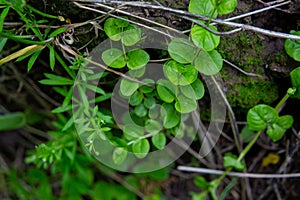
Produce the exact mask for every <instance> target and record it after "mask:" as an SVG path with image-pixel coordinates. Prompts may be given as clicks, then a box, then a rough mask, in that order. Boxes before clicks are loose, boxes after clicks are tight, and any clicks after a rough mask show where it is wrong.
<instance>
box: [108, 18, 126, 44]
mask: <svg viewBox="0 0 300 200" xmlns="http://www.w3.org/2000/svg"><path fill="white" fill-rule="evenodd" d="M116 21H118V19H115V18H108V19H107V20H106V21H105V23H104V31H105V33H106V35H107V36H108V37H109V38H110V39H111V40H113V41H118V40H120V39H121V34H120V33H121V32H122V29H121V28H120V27H119V26H117V25H116ZM120 21H121V20H120Z"/></svg>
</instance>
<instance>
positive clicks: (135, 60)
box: [127, 49, 150, 69]
mask: <svg viewBox="0 0 300 200" xmlns="http://www.w3.org/2000/svg"><path fill="white" fill-rule="evenodd" d="M127 59H128V61H127V66H128V68H129V69H140V68H142V67H144V66H145V65H146V64H147V63H148V62H149V60H150V56H149V55H148V53H147V52H146V51H144V50H142V49H134V50H131V51H129V52H128V53H127Z"/></svg>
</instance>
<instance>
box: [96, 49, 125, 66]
mask: <svg viewBox="0 0 300 200" xmlns="http://www.w3.org/2000/svg"><path fill="white" fill-rule="evenodd" d="M102 60H103V62H104V63H105V64H107V65H108V66H110V67H113V68H122V67H125V65H126V61H125V57H124V55H123V52H122V51H121V50H120V49H116V48H111V49H107V50H106V51H104V52H103V53H102Z"/></svg>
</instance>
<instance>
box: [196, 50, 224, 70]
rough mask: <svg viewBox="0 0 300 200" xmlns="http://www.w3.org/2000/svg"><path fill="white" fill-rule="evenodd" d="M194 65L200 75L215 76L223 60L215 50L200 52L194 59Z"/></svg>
mask: <svg viewBox="0 0 300 200" xmlns="http://www.w3.org/2000/svg"><path fill="white" fill-rule="evenodd" d="M194 65H195V67H196V68H197V69H198V71H199V72H200V73H203V74H205V75H208V76H210V75H215V74H217V73H218V72H219V71H220V70H221V69H222V66H223V59H222V56H221V55H220V54H219V53H218V52H217V51H216V50H212V51H209V52H206V51H204V50H201V51H200V52H199V54H198V55H197V57H196V58H195V61H194Z"/></svg>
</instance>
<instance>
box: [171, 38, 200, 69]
mask: <svg viewBox="0 0 300 200" xmlns="http://www.w3.org/2000/svg"><path fill="white" fill-rule="evenodd" d="M168 52H169V54H170V56H171V57H172V58H173V59H174V60H176V61H177V62H179V63H182V64H187V63H191V62H192V61H193V60H194V55H195V52H196V48H195V46H194V44H193V43H192V42H191V41H189V40H187V39H185V38H176V39H173V40H172V41H171V42H170V44H169V46H168Z"/></svg>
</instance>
